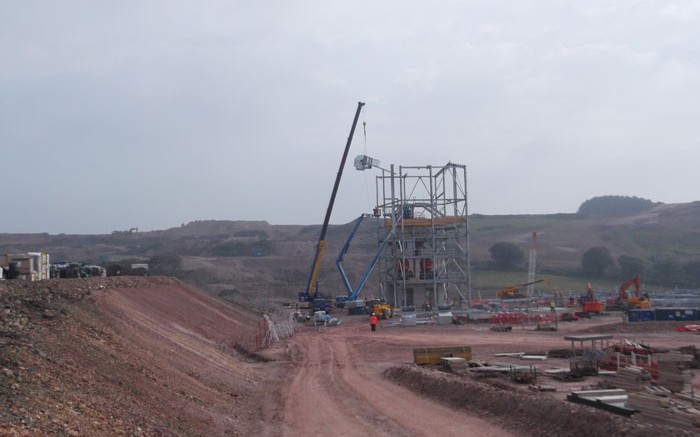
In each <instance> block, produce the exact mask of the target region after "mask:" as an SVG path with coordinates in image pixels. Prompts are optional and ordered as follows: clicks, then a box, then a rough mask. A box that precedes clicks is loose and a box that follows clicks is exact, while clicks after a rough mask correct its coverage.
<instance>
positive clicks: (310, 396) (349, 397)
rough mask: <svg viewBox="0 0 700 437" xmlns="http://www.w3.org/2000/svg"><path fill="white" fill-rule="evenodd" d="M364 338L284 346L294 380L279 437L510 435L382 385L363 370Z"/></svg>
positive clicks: (306, 336) (311, 338)
mask: <svg viewBox="0 0 700 437" xmlns="http://www.w3.org/2000/svg"><path fill="white" fill-rule="evenodd" d="M365 337H366V336H365V335H361V337H359V338H358V335H357V333H356V330H352V329H351V330H347V329H346V330H336V331H330V330H325V331H321V332H316V331H313V332H312V331H307V332H303V333H300V334H298V335H297V336H295V337H294V339H293V340H290V347H291V348H292V349H293V351H294V352H295V353H294V354H293V362H294V365H295V366H294V367H295V370H296V374H295V375H294V377H293V380H292V382H291V384H290V386H289V388H288V390H287V396H286V399H287V400H286V405H285V420H284V429H283V434H284V435H318V434H321V433H324V434H325V433H327V432H328V431H330V430H332V431H333V433H334V434H338V435H349V436H355V435H357V436H366V435H368V434H371V435H373V436H391V437H399V436H400V437H404V436H426V437H427V436H432V435H435V433H436V432H439V433H440V435H441V436H464V435H480V436H494V437H495V436H499V437H504V436H509V435H512V434H510V433H509V432H508V431H506V430H504V429H503V428H501V427H499V426H498V425H495V424H492V423H490V422H487V421H485V420H483V419H481V418H480V417H478V416H476V415H475V414H471V413H468V412H465V411H458V410H455V409H452V408H450V407H447V406H444V405H440V404H437V403H435V402H433V401H431V400H429V399H427V398H425V397H422V396H420V395H418V394H416V393H413V392H411V391H410V390H407V389H405V388H403V387H400V386H398V385H396V384H394V383H392V382H390V381H388V380H387V379H385V378H384V377H383V376H382V375H381V371H380V369H378V368H377V367H376V366H373V365H371V364H370V365H368V363H367V361H366V358H367V356H366V355H367V354H371V353H372V350H371V348H366V347H364V346H366V344H363V342H364V341H365V340H369V339H368V338H365ZM375 340H376V339H375Z"/></svg>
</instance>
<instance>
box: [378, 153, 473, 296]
mask: <svg viewBox="0 0 700 437" xmlns="http://www.w3.org/2000/svg"><path fill="white" fill-rule="evenodd" d="M381 170H382V173H381V175H379V176H377V178H376V205H377V206H376V208H375V210H374V213H375V216H377V217H383V220H380V226H379V228H378V233H377V238H378V241H380V242H381V241H383V240H384V238H386V236H387V235H388V234H389V233H390V232H391V230H392V229H394V232H393V234H392V235H391V237H390V240H389V243H388V245H387V247H386V249H385V250H384V251H383V253H382V256H381V257H380V259H379V262H378V270H379V281H380V284H379V286H380V290H381V292H382V294H383V297H384V298H385V299H387V300H388V301H389V302H391V303H392V304H393V305H394V307H407V306H413V307H416V308H420V309H424V310H434V309H438V308H440V307H444V306H448V305H451V306H458V307H464V306H465V305H467V306H468V305H470V303H471V277H470V259H469V231H468V213H467V211H468V210H467V170H466V166H464V165H461V164H454V163H448V164H446V165H444V166H431V165H428V166H419V167H415V166H399V169H398V172H396V171H395V168H394V166H393V165H392V166H391V167H390V168H389V169H388V170H387V169H381Z"/></svg>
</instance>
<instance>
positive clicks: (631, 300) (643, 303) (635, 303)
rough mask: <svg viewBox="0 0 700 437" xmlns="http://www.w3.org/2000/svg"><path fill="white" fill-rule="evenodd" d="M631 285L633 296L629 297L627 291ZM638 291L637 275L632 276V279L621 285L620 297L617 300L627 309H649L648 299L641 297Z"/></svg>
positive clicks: (649, 302) (638, 281) (638, 280)
mask: <svg viewBox="0 0 700 437" xmlns="http://www.w3.org/2000/svg"><path fill="white" fill-rule="evenodd" d="M633 285H634V294H633V295H629V294H628V292H627V289H628V288H630V287H631V286H633ZM640 291H641V290H640V279H639V275H634V278H632V279H628V280H627V281H625V282H624V283H623V284H622V285H620V295H619V297H618V298H617V300H618V302H619V303H620V304H621V305H624V306H627V307H629V308H639V309H643V310H646V309H649V308H651V301H650V300H649V299H648V298H644V297H641V296H640Z"/></svg>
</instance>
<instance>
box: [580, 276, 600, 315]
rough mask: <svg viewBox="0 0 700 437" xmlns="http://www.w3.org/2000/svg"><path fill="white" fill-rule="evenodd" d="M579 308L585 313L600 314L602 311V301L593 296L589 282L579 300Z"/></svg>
mask: <svg viewBox="0 0 700 437" xmlns="http://www.w3.org/2000/svg"><path fill="white" fill-rule="evenodd" d="M581 310H582V311H583V312H585V313H592V314H600V313H602V312H603V302H601V301H599V300H598V299H596V297H595V293H594V292H593V287H592V286H591V284H590V282H589V283H588V284H586V297H585V300H583V301H582V302H581Z"/></svg>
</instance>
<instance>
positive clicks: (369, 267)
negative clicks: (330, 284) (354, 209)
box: [335, 214, 396, 300]
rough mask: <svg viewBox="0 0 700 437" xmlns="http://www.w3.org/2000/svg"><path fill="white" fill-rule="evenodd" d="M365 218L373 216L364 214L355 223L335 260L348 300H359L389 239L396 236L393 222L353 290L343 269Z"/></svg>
mask: <svg viewBox="0 0 700 437" xmlns="http://www.w3.org/2000/svg"><path fill="white" fill-rule="evenodd" d="M365 217H371V215H370V214H362V215H361V216H359V217H358V218H357V220H356V221H355V226H354V227H353V228H352V231H351V232H350V235H348V238H347V240H345V244H344V245H343V247H342V248H341V249H340V253H338V257H337V258H336V260H335V265H336V267H338V272H339V273H340V279H341V280H342V282H343V285H344V286H345V290H346V291H347V293H348V294H347V300H355V299H357V296H358V295H359V294H360V291H362V287H363V286H364V285H365V282H367V278H369V275H370V273H372V269H374V266H375V264H377V260H378V259H379V256H380V255H381V254H382V251H383V250H384V248H385V247H386V245H387V243H388V242H389V239H390V238H391V236H392V235H393V234H394V232H395V230H396V224H395V223H394V222H393V221H392V226H391V230H390V231H389V233H388V234H387V235H386V237H384V240H382V242H381V244H380V245H379V247H378V248H377V252H376V253H375V254H374V256H373V257H372V259H371V260H370V261H369V264H368V265H367V269H366V270H365V273H364V274H363V275H362V278H361V279H360V282H359V283H358V284H357V286H355V288H354V289H353V288H352V286H350V281H348V277H347V275H346V274H345V269H344V268H343V258H344V257H345V254H346V253H347V251H348V249H349V248H350V242H351V241H352V239H353V238H354V237H355V234H356V233H357V230H358V229H359V228H360V224H361V223H362V220H363V219H364V218H365Z"/></svg>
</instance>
